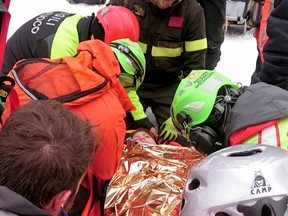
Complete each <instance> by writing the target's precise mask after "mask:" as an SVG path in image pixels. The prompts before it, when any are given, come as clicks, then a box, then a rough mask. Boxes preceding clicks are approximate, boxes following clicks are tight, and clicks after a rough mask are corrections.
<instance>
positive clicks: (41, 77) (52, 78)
mask: <svg viewBox="0 0 288 216" xmlns="http://www.w3.org/2000/svg"><path fill="white" fill-rule="evenodd" d="M44 60H47V61H50V62H57V61H58V62H59V59H58V60H48V59H44ZM61 60H62V61H63V62H64V63H65V64H63V65H61V66H60V67H59V70H58V71H53V72H51V73H49V70H48V72H45V73H44V71H45V70H46V71H47V67H48V66H47V65H45V64H43V63H42V62H41V61H40V62H37V63H33V64H27V65H26V66H24V67H22V66H21V67H19V68H18V70H19V73H17V74H18V76H19V78H20V79H21V80H22V81H23V82H24V83H25V84H26V85H27V86H29V88H31V89H28V90H31V91H33V89H35V90H37V92H41V94H43V95H46V96H47V97H48V98H57V97H59V96H60V95H62V94H70V93H71V92H74V91H77V92H79V91H85V90H89V89H90V88H93V87H94V86H95V85H98V84H101V83H102V82H103V81H104V80H105V79H104V78H103V77H105V78H106V79H108V84H107V85H106V86H105V87H104V88H103V89H101V90H100V91H99V92H95V93H91V94H88V95H86V96H84V97H81V98H79V99H77V100H74V101H71V102H67V103H65V104H64V105H65V106H67V107H68V108H70V109H71V110H72V111H74V112H75V113H77V114H78V115H80V116H81V117H82V118H84V119H88V120H89V121H90V122H91V124H92V125H93V130H94V131H95V133H96V134H97V137H98V140H99V146H98V148H97V149H96V151H95V153H94V159H93V163H92V164H91V168H90V169H88V170H87V174H86V177H85V178H84V180H83V186H85V187H89V188H88V189H89V190H90V192H91V196H90V199H89V201H88V203H87V205H86V207H85V212H84V213H83V214H82V215H85V216H87V215H89V216H95V215H100V206H99V202H96V203H92V201H91V200H92V198H93V196H98V194H97V193H99V191H96V188H99V187H97V186H95V185H93V181H92V180H91V179H92V178H93V176H96V177H97V181H98V180H99V181H98V183H99V182H101V181H104V180H108V179H110V178H112V176H113V175H114V173H115V172H116V169H117V166H118V164H119V162H120V158H121V155H122V152H123V149H124V139H125V134H126V133H125V132H126V126H125V121H124V118H125V116H126V112H125V111H126V110H131V109H133V108H134V106H133V105H132V103H131V102H130V100H129V98H128V96H127V94H126V92H125V90H124V88H123V86H122V85H120V84H119V83H120V81H119V80H118V77H119V73H120V67H119V64H118V63H117V60H116V58H115V56H114V54H113V52H112V50H111V48H110V47H109V46H108V45H106V44H103V42H100V41H98V40H93V41H86V42H82V43H81V44H80V45H79V48H78V55H77V56H76V57H64V58H62V59H61ZM24 61H25V60H23V62H24ZM65 65H66V67H65ZM67 65H68V66H69V68H70V69H71V70H67ZM51 67H52V68H53V66H51ZM14 69H15V70H17V67H14ZM48 69H49V67H48ZM92 69H93V70H94V71H93V70H92ZM95 69H96V72H95ZM39 70H40V71H39ZM35 71H36V72H37V73H35ZM35 74H36V75H35ZM99 74H100V75H99ZM9 76H12V77H13V74H12V73H11V72H10V73H9ZM18 84H19V81H18V82H17V83H16V85H15V87H14V89H15V92H16V96H15V95H13V97H9V98H8V99H7V102H6V103H5V104H4V106H5V111H4V113H3V121H4V122H5V120H6V119H7V117H8V116H9V115H10V113H11V110H10V105H11V101H10V100H12V103H13V102H14V106H15V97H16V98H18V99H19V102H17V103H19V105H20V106H21V105H23V104H25V103H27V102H29V101H30V100H31V98H30V97H29V96H28V95H27V94H26V93H25V92H24V91H23V89H21V88H20V86H19V85H18ZM22 84H23V83H22ZM22 88H23V87H22ZM13 98H14V99H13ZM87 212H89V214H86V213H87Z"/></svg>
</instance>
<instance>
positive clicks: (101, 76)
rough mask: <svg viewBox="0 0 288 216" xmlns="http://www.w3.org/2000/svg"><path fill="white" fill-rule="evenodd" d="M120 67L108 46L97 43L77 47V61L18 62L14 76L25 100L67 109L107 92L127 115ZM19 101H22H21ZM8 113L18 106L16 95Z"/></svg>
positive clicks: (84, 43) (98, 41) (127, 100)
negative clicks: (55, 103)
mask: <svg viewBox="0 0 288 216" xmlns="http://www.w3.org/2000/svg"><path fill="white" fill-rule="evenodd" d="M119 74H120V67H119V64H118V62H117V60H116V58H115V56H114V54H113V52H112V50H111V48H110V47H109V46H107V45H106V44H105V43H104V42H102V41H100V40H92V41H84V42H82V43H80V44H79V46H78V49H77V55H76V57H63V58H59V59H53V60H52V59H49V58H34V59H23V60H20V61H18V62H17V63H16V64H15V65H14V67H13V69H12V70H11V72H10V74H9V76H13V78H14V79H15V81H16V83H17V85H18V87H19V88H20V89H21V90H22V91H23V92H24V93H25V94H26V98H25V96H24V97H23V95H21V96H22V97H23V99H24V101H27V100H31V99H32V100H45V99H46V100H47V99H53V100H57V101H59V102H61V103H65V106H67V107H73V106H78V105H81V104H83V103H86V102H89V101H91V100H95V99H97V98H98V97H100V96H101V95H103V94H104V93H105V92H106V91H108V90H111V91H114V92H115V94H117V96H118V98H119V99H120V100H121V101H120V102H121V104H122V106H123V108H124V110H125V111H126V112H129V111H131V110H133V109H135V108H134V106H133V105H132V103H131V102H130V100H129V98H128V96H127V94H126V92H125V89H124V88H123V86H122V85H121V83H120V81H119V80H118V77H119ZM21 99H22V98H21ZM10 101H11V102H12V103H11V105H10V108H11V112H13V111H14V110H15V108H17V107H18V106H19V105H20V104H19V102H18V101H19V95H16V96H15V95H13V96H12V95H11V100H10Z"/></svg>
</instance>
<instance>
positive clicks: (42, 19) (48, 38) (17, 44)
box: [2, 11, 94, 74]
mask: <svg viewBox="0 0 288 216" xmlns="http://www.w3.org/2000/svg"><path fill="white" fill-rule="evenodd" d="M69 17H71V21H69V23H67V22H66V21H67V18H69ZM74 17H75V18H74ZM93 19H94V16H84V15H80V14H72V13H66V12H61V11H55V12H49V13H43V14H40V15H38V16H36V17H34V18H33V19H31V20H29V21H28V22H26V23H25V24H23V25H22V26H21V27H20V28H19V29H18V30H17V31H16V32H15V33H14V34H13V35H12V36H11V37H10V38H9V39H8V41H7V44H6V50H5V55H4V62H3V68H2V73H4V74H8V72H9V71H10V70H11V69H12V68H13V66H14V64H15V63H16V62H17V61H19V60H21V59H28V58H50V57H52V54H53V52H54V53H55V49H58V50H59V51H61V52H62V53H65V54H66V55H69V56H73V55H75V54H76V50H77V46H78V44H79V42H81V41H84V40H87V39H88V38H89V37H90V35H91V33H90V24H91V22H92V20H93ZM65 22H66V23H65ZM59 32H60V34H59ZM55 41H56V42H58V44H57V48H53V44H54V43H55ZM59 41H60V42H59ZM61 42H62V43H61ZM53 49H54V50H53ZM55 57H57V58H58V57H59V58H60V57H63V56H54V58H55Z"/></svg>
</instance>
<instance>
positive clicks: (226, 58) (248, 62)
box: [8, 0, 257, 85]
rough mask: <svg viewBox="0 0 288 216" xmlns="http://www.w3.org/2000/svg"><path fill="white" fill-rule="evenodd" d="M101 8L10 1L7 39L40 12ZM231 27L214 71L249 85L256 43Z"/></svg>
mask: <svg viewBox="0 0 288 216" xmlns="http://www.w3.org/2000/svg"><path fill="white" fill-rule="evenodd" d="M101 7H103V5H98V6H97V5H96V6H88V5H84V4H78V5H71V4H69V3H68V2H67V1H66V0H11V3H10V7H9V11H10V13H11V20H10V25H9V31H8V38H9V37H10V36H11V35H12V34H13V32H14V31H15V30H16V29H17V28H19V27H20V26H21V25H22V24H23V23H25V22H26V21H28V20H29V19H31V18H33V17H34V16H37V15H38V14H40V13H44V12H49V11H65V12H75V13H83V14H87V15H90V14H92V12H95V13H96V12H97V10H98V9H99V8H101ZM231 28H232V27H231ZM231 28H229V29H228V32H227V34H226V37H225V40H224V43H223V44H222V47H221V51H222V56H221V60H220V62H219V63H218V65H217V67H216V70H217V71H219V72H221V73H223V74H225V75H227V76H228V77H229V78H230V79H232V81H234V82H241V83H242V84H244V85H249V84H250V77H251V75H252V73H253V71H254V68H255V63H256V57H257V49H256V41H255V39H254V38H253V35H252V32H253V30H250V31H247V32H246V33H245V34H243V33H242V31H241V29H240V30H239V31H238V29H236V31H231V30H233V29H231ZM240 32H241V33H240Z"/></svg>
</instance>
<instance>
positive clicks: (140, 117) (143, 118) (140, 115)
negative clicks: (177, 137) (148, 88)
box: [128, 89, 157, 136]
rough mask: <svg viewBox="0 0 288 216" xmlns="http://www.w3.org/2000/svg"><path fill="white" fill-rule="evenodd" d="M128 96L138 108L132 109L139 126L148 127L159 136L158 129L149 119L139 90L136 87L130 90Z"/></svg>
mask: <svg viewBox="0 0 288 216" xmlns="http://www.w3.org/2000/svg"><path fill="white" fill-rule="evenodd" d="M128 97H129V99H130V101H131V102H132V104H133V105H134V106H135V107H136V110H132V111H130V113H131V115H132V117H133V119H134V121H135V122H136V123H137V125H138V127H141V128H147V129H149V130H150V132H151V133H153V134H154V135H155V136H157V130H156V128H155V127H154V125H153V124H152V123H151V122H150V121H149V119H148V118H147V115H146V113H145V111H144V108H143V106H142V104H141V102H140V99H139V96H138V95H137V92H136V90H135V89H133V90H130V91H129V92H128Z"/></svg>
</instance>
